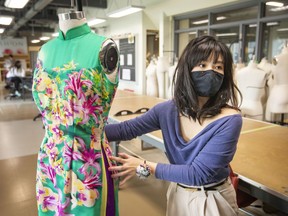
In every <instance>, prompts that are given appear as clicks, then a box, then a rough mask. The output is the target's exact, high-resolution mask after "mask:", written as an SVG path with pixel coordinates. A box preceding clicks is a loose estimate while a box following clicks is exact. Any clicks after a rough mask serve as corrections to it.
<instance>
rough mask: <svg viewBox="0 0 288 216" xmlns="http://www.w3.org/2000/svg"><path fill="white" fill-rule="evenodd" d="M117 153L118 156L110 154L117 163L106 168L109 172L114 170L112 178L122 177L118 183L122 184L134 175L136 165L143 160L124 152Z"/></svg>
mask: <svg viewBox="0 0 288 216" xmlns="http://www.w3.org/2000/svg"><path fill="white" fill-rule="evenodd" d="M118 155H119V157H114V156H111V157H110V159H111V160H114V161H116V162H117V164H119V165H118V166H112V167H109V168H108V170H109V171H111V172H113V171H116V172H115V173H113V174H112V175H111V176H112V178H119V177H124V178H123V179H122V180H121V181H120V184H119V185H120V186H122V185H123V184H124V183H125V182H126V181H127V180H129V179H130V178H132V177H133V176H134V175H135V173H136V168H137V166H139V165H140V164H143V162H144V160H143V159H139V158H136V157H133V156H130V155H128V154H126V153H119V154H118Z"/></svg>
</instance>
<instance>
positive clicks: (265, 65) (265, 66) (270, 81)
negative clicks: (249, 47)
mask: <svg viewBox="0 0 288 216" xmlns="http://www.w3.org/2000/svg"><path fill="white" fill-rule="evenodd" d="M257 68H259V69H261V70H263V71H265V72H266V74H267V83H266V85H267V87H266V94H265V98H264V101H263V102H264V103H263V104H264V110H265V118H264V119H265V120H266V121H273V119H274V118H275V116H274V115H273V114H272V113H271V111H270V110H269V109H268V108H267V100H268V98H269V95H270V92H271V89H272V87H273V85H274V75H273V73H272V68H273V65H272V64H270V63H269V62H268V60H267V58H265V57H264V58H262V59H261V61H260V63H259V64H258V65H257ZM268 116H269V118H267V117H268Z"/></svg>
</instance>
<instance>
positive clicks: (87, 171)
mask: <svg viewBox="0 0 288 216" xmlns="http://www.w3.org/2000/svg"><path fill="white" fill-rule="evenodd" d="M105 40H106V38H105V37H102V36H99V35H97V34H95V33H93V32H91V30H90V28H89V27H88V26H87V24H85V25H82V26H79V27H76V28H73V29H70V30H69V31H67V33H66V35H65V36H64V34H63V33H62V32H60V33H59V37H58V38H55V39H53V40H51V41H49V42H47V43H46V44H45V45H43V46H42V47H41V50H40V52H39V55H38V60H37V66H36V69H35V71H34V78H33V87H32V89H33V97H34V100H35V103H36V105H37V107H38V109H39V111H40V112H41V114H42V116H43V124H44V126H45V130H46V132H45V136H44V139H43V142H42V144H41V147H40V151H39V154H38V165H37V184H36V189H37V202H38V214H39V215H75V216H77V215H86V216H89V215H109V216H110V215H111V216H112V215H113V216H114V215H118V189H117V187H116V185H117V183H116V182H113V180H112V179H111V177H110V173H109V172H108V171H107V168H108V166H112V165H113V161H110V160H109V156H110V155H111V154H112V152H111V149H110V147H109V143H108V141H107V139H106V137H105V134H104V131H103V127H104V126H105V124H106V123H107V118H108V113H109V110H110V106H111V103H112V100H113V97H114V95H115V92H116V88H117V84H118V78H117V80H116V82H115V83H112V82H110V81H109V79H108V78H107V76H106V74H105V73H104V72H103V66H102V65H101V63H100V60H99V52H100V51H101V49H102V44H103V43H104V42H105ZM115 73H118V71H116V72H115ZM111 191H112V192H111Z"/></svg>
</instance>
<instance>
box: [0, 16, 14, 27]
mask: <svg viewBox="0 0 288 216" xmlns="http://www.w3.org/2000/svg"><path fill="white" fill-rule="evenodd" d="M12 20H13V17H12V16H0V25H10V24H11V22H12Z"/></svg>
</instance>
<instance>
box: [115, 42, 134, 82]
mask: <svg viewBox="0 0 288 216" xmlns="http://www.w3.org/2000/svg"><path fill="white" fill-rule="evenodd" d="M119 50H120V79H122V80H129V81H135V80H136V79H135V37H133V38H132V40H131V38H129V39H128V38H124V39H120V40H119Z"/></svg>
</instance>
